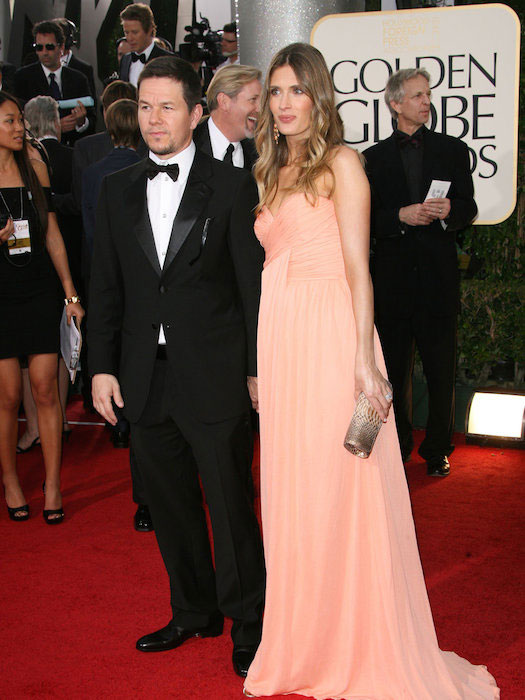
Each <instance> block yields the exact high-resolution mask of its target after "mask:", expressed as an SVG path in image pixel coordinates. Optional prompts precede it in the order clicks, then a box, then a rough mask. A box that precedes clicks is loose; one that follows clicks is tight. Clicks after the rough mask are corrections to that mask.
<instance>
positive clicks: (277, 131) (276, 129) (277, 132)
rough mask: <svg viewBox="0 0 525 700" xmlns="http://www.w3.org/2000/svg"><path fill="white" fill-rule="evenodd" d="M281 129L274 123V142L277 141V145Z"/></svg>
mask: <svg viewBox="0 0 525 700" xmlns="http://www.w3.org/2000/svg"><path fill="white" fill-rule="evenodd" d="M280 135H281V134H280V132H279V129H278V128H277V124H276V123H275V122H274V123H273V140H274V141H275V145H276V146H278V145H279V136H280Z"/></svg>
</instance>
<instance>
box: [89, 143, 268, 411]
mask: <svg viewBox="0 0 525 700" xmlns="http://www.w3.org/2000/svg"><path fill="white" fill-rule="evenodd" d="M145 168H146V160H142V161H140V162H139V163H138V164H136V165H133V166H131V167H130V168H126V169H125V170H121V171H120V172H118V173H114V174H113V175H109V176H107V177H106V178H105V179H104V181H103V183H102V187H101V191H100V197H99V207H98V212H97V226H96V231H95V245H94V255H93V264H92V271H91V291H90V314H91V315H90V324H89V368H90V373H91V374H97V373H109V374H113V375H116V376H118V377H119V380H120V383H121V387H122V392H123V397H124V402H125V409H124V410H125V412H126V416H127V417H128V419H129V420H130V421H131V422H136V421H137V420H138V419H139V418H140V416H141V414H142V411H143V409H144V406H145V403H146V400H147V397H148V392H149V389H150V382H151V377H152V372H153V366H154V362H155V356H156V352H157V343H158V336H159V329H160V324H161V323H162V324H163V327H164V332H165V335H166V340H167V354H168V362H169V366H170V370H171V373H172V376H173V378H174V387H175V389H176V396H177V401H180V402H181V403H182V404H183V405H184V409H185V410H188V411H191V413H192V414H193V415H194V416H195V417H197V418H198V419H199V420H202V421H204V422H216V421H221V420H225V419H226V418H230V417H234V416H237V415H241V414H242V413H243V412H244V411H245V410H247V409H248V405H249V404H248V395H247V389H246V377H247V376H250V375H255V374H256V329H257V315H258V308H259V296H260V279H261V270H262V264H263V258H264V254H263V250H262V248H261V246H260V245H259V243H258V241H257V239H256V237H255V234H254V231H253V224H254V213H253V212H254V208H255V206H256V204H257V191H256V186H255V182H254V180H253V178H252V177H251V176H250V175H249V174H248V173H247V172H246V171H244V170H243V169H242V168H233V167H231V166H229V165H226V164H224V163H221V162H220V161H217V160H214V159H213V158H210V157H209V156H207V155H206V154H205V153H202V152H200V151H199V150H198V149H197V151H196V154H195V159H194V162H193V165H192V168H191V171H190V175H189V178H188V182H187V184H186V189H185V191H184V196H183V198H182V201H181V204H180V207H179V210H178V213H177V216H176V217H175V220H174V222H173V228H172V234H171V239H170V243H169V246H168V252H167V256H166V259H165V264H164V267H163V269H161V268H160V266H159V262H158V258H157V252H156V249H155V243H154V239H153V232H152V229H151V223H150V220H149V216H148V209H147V202H146V175H145Z"/></svg>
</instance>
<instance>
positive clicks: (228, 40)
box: [221, 32, 237, 56]
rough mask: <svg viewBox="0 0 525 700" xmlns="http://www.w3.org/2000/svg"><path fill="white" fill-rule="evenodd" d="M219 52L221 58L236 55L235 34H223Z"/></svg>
mask: <svg viewBox="0 0 525 700" xmlns="http://www.w3.org/2000/svg"><path fill="white" fill-rule="evenodd" d="M221 51H222V55H223V56H235V55H236V53H237V34H235V32H223V33H222V39H221Z"/></svg>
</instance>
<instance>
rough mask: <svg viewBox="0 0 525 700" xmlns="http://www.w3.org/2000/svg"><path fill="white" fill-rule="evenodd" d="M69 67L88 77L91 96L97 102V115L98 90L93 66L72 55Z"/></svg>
mask: <svg viewBox="0 0 525 700" xmlns="http://www.w3.org/2000/svg"><path fill="white" fill-rule="evenodd" d="M67 67H68V68H72V69H73V70H78V71H80V72H81V73H83V74H84V75H85V76H86V78H87V81H88V85H89V90H90V93H91V96H92V97H93V99H94V100H95V114H96V112H97V89H96V87H95V76H94V74H93V66H92V65H91V64H90V63H88V62H87V61H83V60H82V59H81V58H78V56H75V54H71V58H70V59H69V63H68V64H67Z"/></svg>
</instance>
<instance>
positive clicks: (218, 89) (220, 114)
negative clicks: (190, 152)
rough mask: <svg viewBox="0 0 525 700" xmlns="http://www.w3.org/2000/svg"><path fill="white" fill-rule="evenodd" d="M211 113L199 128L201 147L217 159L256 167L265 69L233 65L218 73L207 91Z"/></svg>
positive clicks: (249, 167)
mask: <svg viewBox="0 0 525 700" xmlns="http://www.w3.org/2000/svg"><path fill="white" fill-rule="evenodd" d="M206 96H207V100H208V109H209V111H210V116H209V117H207V118H205V119H203V120H202V121H201V123H200V124H199V125H198V126H197V128H196V129H195V133H194V136H193V139H194V141H195V145H196V146H197V148H200V149H201V150H202V151H204V153H207V154H208V155H210V156H213V157H214V158H217V160H223V161H225V162H226V163H231V164H232V165H235V166H236V167H239V168H246V170H250V171H251V170H252V168H253V165H254V163H255V161H256V160H257V151H256V150H255V144H254V142H253V135H254V133H255V127H256V126H257V118H258V116H259V107H260V101H261V71H260V70H259V69H258V68H252V66H239V65H230V66H226V67H225V68H221V70H220V71H217V73H216V74H215V75H214V77H213V79H212V81H211V83H210V85H209V87H208V91H207V93H206Z"/></svg>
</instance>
